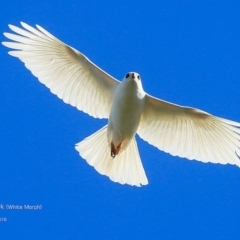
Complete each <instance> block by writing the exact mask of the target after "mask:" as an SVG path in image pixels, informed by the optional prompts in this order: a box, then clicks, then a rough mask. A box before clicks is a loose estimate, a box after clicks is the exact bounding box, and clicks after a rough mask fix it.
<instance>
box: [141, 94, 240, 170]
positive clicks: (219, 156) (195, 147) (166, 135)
mask: <svg viewBox="0 0 240 240" xmlns="http://www.w3.org/2000/svg"><path fill="white" fill-rule="evenodd" d="M144 104H145V105H144V109H143V114H142V118H141V121H140V124H139V128H138V131H137V133H138V134H139V136H140V137H141V138H143V139H144V140H146V141H147V142H148V143H150V144H152V145H153V146H155V147H157V148H159V149H160V150H163V151H165V152H168V153H170V154H172V155H173V156H179V157H185V158H188V159H190V160H192V159H196V160H199V161H202V162H212V163H221V164H226V163H230V164H235V165H238V166H240V159H239V156H240V123H237V122H233V121H230V120H227V119H223V118H219V117H215V116H212V115H210V114H208V113H207V112H204V111H201V110H198V109H194V108H189V107H182V106H178V105H175V104H172V103H168V102H165V101H162V100H160V99H157V98H154V97H152V96H150V95H146V98H145V103H144Z"/></svg>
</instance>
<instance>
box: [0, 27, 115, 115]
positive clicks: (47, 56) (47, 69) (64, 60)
mask: <svg viewBox="0 0 240 240" xmlns="http://www.w3.org/2000/svg"><path fill="white" fill-rule="evenodd" d="M21 25H22V27H23V29H22V28H19V27H16V26H13V25H9V28H10V29H11V30H12V31H13V32H15V34H12V33H4V35H5V36H6V37H7V38H9V39H10V40H13V41H14V42H3V43H2V44H3V45H4V46H6V47H9V48H12V49H14V51H10V52H9V54H10V55H12V56H14V57H18V58H19V59H20V60H21V61H22V62H24V63H25V66H26V67H27V68H28V69H29V70H30V71H31V72H32V73H33V75H34V76H36V77H37V78H38V79H39V81H40V82H41V83H43V84H45V85H46V86H47V87H48V88H49V89H50V90H51V92H52V93H54V94H56V95H57V96H58V97H59V98H61V99H63V101H64V102H65V103H69V104H71V105H72V106H76V107H77V108H78V109H79V110H82V111H84V112H86V113H88V114H89V115H91V116H93V117H98V118H108V117H109V113H110V109H111V103H112V97H113V93H114V91H115V88H116V86H117V85H118V83H119V81H117V80H116V79H114V78H113V77H112V76H110V75H108V74H107V73H106V72H104V71H103V70H101V69H100V68H98V67H97V66H96V65H94V64H93V63H92V62H91V61H90V60H89V59H88V58H87V57H86V56H84V55H83V54H82V53H80V52H78V51H77V50H75V49H74V48H72V47H70V46H67V45H66V44H64V43H63V42H61V41H60V40H58V39H57V38H56V37H54V36H53V35H52V34H50V33H49V32H47V31H46V30H45V29H43V28H42V27H40V26H38V25H36V26H37V29H36V28H33V27H31V26H29V25H27V24H26V23H21Z"/></svg>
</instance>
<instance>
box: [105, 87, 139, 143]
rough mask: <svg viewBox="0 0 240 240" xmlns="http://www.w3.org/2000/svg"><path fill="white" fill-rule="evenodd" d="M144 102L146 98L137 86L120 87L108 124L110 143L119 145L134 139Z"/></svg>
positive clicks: (114, 99)
mask: <svg viewBox="0 0 240 240" xmlns="http://www.w3.org/2000/svg"><path fill="white" fill-rule="evenodd" d="M143 101H144V98H143V97H142V96H141V94H139V92H138V88H137V87H136V85H134V84H131V83H130V84H127V83H125V84H123V83H121V84H120V85H119V87H118V88H117V89H116V92H115V94H114V98H113V103H112V107H111V112H110V116H109V122H108V140H109V142H110V143H111V142H113V143H114V144H116V145H118V144H120V143H121V142H122V141H125V140H126V142H127V141H128V140H129V141H130V140H131V139H132V138H133V136H134V135H135V133H136V131H137V128H138V125H139V122H140V118H141V114H142V109H143ZM125 145H128V144H125ZM125 147H126V146H125Z"/></svg>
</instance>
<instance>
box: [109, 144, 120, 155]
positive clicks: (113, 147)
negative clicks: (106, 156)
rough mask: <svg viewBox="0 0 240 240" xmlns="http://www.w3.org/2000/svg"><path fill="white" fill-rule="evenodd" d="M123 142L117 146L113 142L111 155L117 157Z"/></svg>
mask: <svg viewBox="0 0 240 240" xmlns="http://www.w3.org/2000/svg"><path fill="white" fill-rule="evenodd" d="M121 145H122V143H120V144H119V145H118V146H117V148H115V146H114V144H113V143H112V142H111V157H112V158H115V157H116V155H118V153H119V151H120V149H121Z"/></svg>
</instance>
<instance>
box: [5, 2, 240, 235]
mask: <svg viewBox="0 0 240 240" xmlns="http://www.w3.org/2000/svg"><path fill="white" fill-rule="evenodd" d="M0 7H1V21H0V31H1V32H6V31H8V27H7V24H9V23H11V24H15V25H19V22H20V21H25V22H26V23H28V24H31V25H34V24H39V25H41V26H43V27H44V28H46V29H47V30H48V31H50V32H51V33H52V34H54V35H56V36H57V37H58V38H60V39H61V40H62V41H64V42H65V43H67V44H69V45H71V46H73V47H75V48H77V49H78V50H79V51H81V52H82V53H84V54H85V55H87V56H88V57H89V58H90V59H91V60H92V61H93V62H94V63H95V64H97V65H98V66H100V67H101V68H102V69H104V70H105V71H107V72H108V73H110V74H111V75H113V76H114V77H116V78H118V79H119V80H121V79H122V78H123V77H124V75H125V74H126V73H127V72H129V71H136V72H138V73H140V75H141V77H142V81H143V86H144V88H145V90H146V91H147V92H148V93H150V94H151V95H154V96H156V97H159V98H162V99H165V100H167V101H171V102H174V103H178V104H181V105H187V106H192V107H197V108H200V109H202V110H205V111H207V112H210V113H212V114H214V115H217V116H220V117H224V118H228V119H232V120H235V121H240V111H239V104H240V94H239V88H240V67H239V66H240V16H239V12H240V3H238V2H237V1H206V0H205V1H204V0H203V1H190V0H189V1H187V0H185V1H183V0H182V1H146V2H144V1H142V2H140V1H127V0H122V1H114V2H113V1H112V2H108V1H105V2H102V1H93V0H89V1H76V0H69V1H55V0H54V1H46V2H42V3H41V1H32V0H23V1H13V0H9V1H2V2H1V3H0ZM1 39H2V40H1V41H4V40H5V38H4V37H3V36H2V38H1ZM0 63H1V71H0V80H1V85H0V89H1V103H0V104H1V107H0V116H1V118H0V119H1V124H0V132H1V146H0V154H1V158H0V166H1V167H0V204H4V205H6V204H18V205H24V204H30V205H37V204H40V205H42V209H41V210H38V211H37V210H36V211H28V210H6V209H5V210H0V218H1V217H2V218H3V217H5V218H7V222H0V236H1V235H2V239H238V238H239V235H240V232H239V229H238V228H239V221H240V204H239V202H240V188H239V184H240V169H239V168H238V167H236V166H231V165H225V166H223V165H215V164H203V163H200V162H197V161H188V160H186V159H181V158H178V157H172V156H171V155H169V154H166V153H164V152H161V151H159V150H157V149H156V148H154V147H153V146H151V145H148V144H147V143H146V142H144V141H143V140H141V139H139V138H138V137H137V141H138V146H139V149H140V155H141V158H142V161H143V165H144V168H145V171H146V174H147V176H148V180H149V182H150V183H149V185H147V186H145V187H142V188H136V187H130V186H125V185H124V186H122V185H120V184H116V183H113V182H111V181H110V180H109V179H108V178H107V177H105V176H101V175H99V174H98V173H97V172H96V171H95V170H94V169H93V168H92V167H90V166H89V165H88V164H87V163H86V162H85V161H84V160H82V159H81V158H80V157H79V155H78V153H77V151H76V150H75V149H74V145H75V143H77V142H79V141H81V140H82V139H83V138H84V137H87V136H88V135H90V134H92V133H93V132H95V131H96V130H98V129H99V128H100V127H101V126H103V125H104V124H106V120H96V119H93V118H91V117H89V116H88V115H86V114H84V113H82V112H79V111H78V110H77V109H75V108H73V107H71V106H70V105H66V104H64V103H63V102H62V101H61V100H59V99H58V98H57V97H56V96H54V95H53V94H51V93H50V91H49V90H48V89H47V88H46V87H45V86H43V85H42V84H40V83H39V82H38V80H37V79H36V78H35V77H33V76H32V75H31V73H30V72H29V71H28V70H26V69H25V67H24V66H23V64H22V63H21V62H20V61H19V60H17V59H15V58H12V57H10V56H9V55H8V54H7V49H6V48H5V47H3V46H1V47H0Z"/></svg>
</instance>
